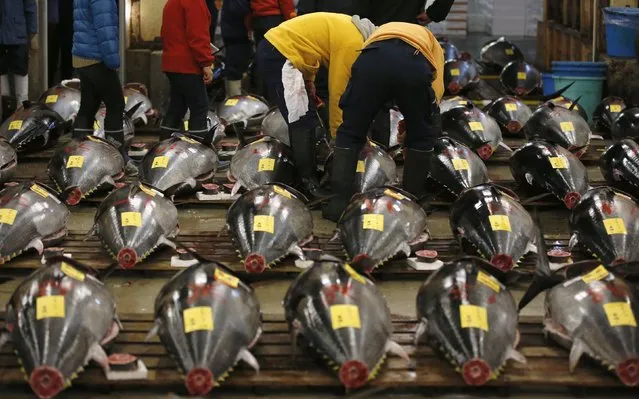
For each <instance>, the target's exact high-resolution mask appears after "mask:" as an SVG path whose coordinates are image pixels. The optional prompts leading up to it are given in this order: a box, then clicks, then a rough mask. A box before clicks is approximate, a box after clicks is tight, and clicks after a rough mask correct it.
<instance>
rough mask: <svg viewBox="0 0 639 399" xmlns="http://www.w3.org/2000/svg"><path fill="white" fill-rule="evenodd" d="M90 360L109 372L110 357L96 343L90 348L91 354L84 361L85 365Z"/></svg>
mask: <svg viewBox="0 0 639 399" xmlns="http://www.w3.org/2000/svg"><path fill="white" fill-rule="evenodd" d="M89 360H93V361H95V362H96V363H98V364H99V365H100V366H101V367H102V368H103V369H104V370H109V357H108V356H107V354H106V352H105V351H104V349H103V348H102V347H101V346H100V345H99V344H98V343H97V342H96V343H95V344H93V345H92V346H91V348H89V353H87V357H86V359H85V361H84V364H87V363H89Z"/></svg>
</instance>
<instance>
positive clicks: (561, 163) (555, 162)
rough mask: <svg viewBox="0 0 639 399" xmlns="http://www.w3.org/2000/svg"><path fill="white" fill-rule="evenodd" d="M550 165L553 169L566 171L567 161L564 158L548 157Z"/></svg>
mask: <svg viewBox="0 0 639 399" xmlns="http://www.w3.org/2000/svg"><path fill="white" fill-rule="evenodd" d="M548 159H549V160H550V165H552V167H553V168H554V169H568V160H567V159H566V157H564V156H558V157H550V158H548Z"/></svg>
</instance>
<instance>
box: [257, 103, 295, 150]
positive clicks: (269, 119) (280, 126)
mask: <svg viewBox="0 0 639 399" xmlns="http://www.w3.org/2000/svg"><path fill="white" fill-rule="evenodd" d="M262 134H264V135H265V136H271V137H275V138H276V139H278V140H279V141H281V142H282V143H283V144H285V145H290V140H289V137H288V124H287V123H286V120H285V119H284V117H283V116H282V112H280V110H279V109H278V108H274V109H272V110H270V111H269V112H268V113H267V114H266V116H265V117H264V119H263V120H262Z"/></svg>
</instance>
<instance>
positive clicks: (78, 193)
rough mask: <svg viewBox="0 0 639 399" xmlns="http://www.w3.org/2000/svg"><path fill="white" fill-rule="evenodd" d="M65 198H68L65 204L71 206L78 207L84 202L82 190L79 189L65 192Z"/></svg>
mask: <svg viewBox="0 0 639 399" xmlns="http://www.w3.org/2000/svg"><path fill="white" fill-rule="evenodd" d="M64 196H65V197H66V198H65V200H64V202H66V204H67V205H69V206H74V205H78V204H79V203H80V201H81V200H82V190H80V189H79V188H78V187H69V188H68V189H66V190H64Z"/></svg>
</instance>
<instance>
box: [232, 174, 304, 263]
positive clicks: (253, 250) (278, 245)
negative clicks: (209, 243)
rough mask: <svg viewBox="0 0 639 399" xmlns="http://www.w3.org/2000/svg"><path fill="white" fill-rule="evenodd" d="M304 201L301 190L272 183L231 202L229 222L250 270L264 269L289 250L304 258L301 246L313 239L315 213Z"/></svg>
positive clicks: (290, 252) (239, 250)
mask: <svg viewBox="0 0 639 399" xmlns="http://www.w3.org/2000/svg"><path fill="white" fill-rule="evenodd" d="M304 202H306V198H304V196H303V195H302V194H300V193H298V192H296V191H295V190H293V189H291V188H288V187H284V186H282V185H276V184H273V185H265V186H261V187H258V188H255V189H253V190H250V191H248V192H246V193H244V194H243V195H242V196H241V197H240V198H238V199H237V200H236V201H235V202H234V203H233V205H231V207H230V208H229V211H228V215H227V217H226V226H227V228H228V231H229V235H230V237H231V240H232V241H233V243H234V244H235V246H236V248H237V250H238V255H239V256H240V258H241V259H242V262H243V263H244V266H245V268H246V271H247V272H249V273H261V272H263V271H264V269H265V268H266V267H268V266H271V265H273V264H275V263H276V262H277V261H279V260H280V259H282V258H284V257H285V256H287V255H288V254H294V255H297V256H299V257H300V258H304V254H303V252H302V248H301V247H302V246H303V245H304V244H305V243H307V242H309V241H310V240H312V239H313V216H312V215H311V212H310V211H309V210H308V208H306V206H305V205H304Z"/></svg>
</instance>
